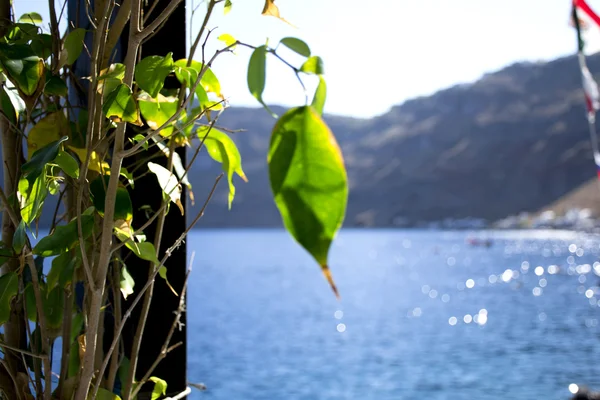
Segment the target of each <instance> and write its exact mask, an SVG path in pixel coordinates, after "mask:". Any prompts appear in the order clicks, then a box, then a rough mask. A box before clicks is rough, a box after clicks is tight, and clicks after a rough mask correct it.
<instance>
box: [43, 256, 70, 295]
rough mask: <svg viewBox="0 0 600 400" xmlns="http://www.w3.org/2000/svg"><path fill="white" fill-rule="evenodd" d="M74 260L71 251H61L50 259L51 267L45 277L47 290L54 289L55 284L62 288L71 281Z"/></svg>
mask: <svg viewBox="0 0 600 400" xmlns="http://www.w3.org/2000/svg"><path fill="white" fill-rule="evenodd" d="M76 260H77V258H76V257H75V256H74V254H73V252H71V251H68V252H65V253H62V254H60V255H59V256H58V257H56V258H54V259H53V260H52V267H51V268H50V272H49V273H48V276H47V278H46V282H47V285H48V290H52V289H54V288H55V287H56V286H57V285H59V287H60V288H62V289H64V288H65V286H66V285H67V284H69V283H71V281H72V278H73V271H74V269H75V262H76Z"/></svg>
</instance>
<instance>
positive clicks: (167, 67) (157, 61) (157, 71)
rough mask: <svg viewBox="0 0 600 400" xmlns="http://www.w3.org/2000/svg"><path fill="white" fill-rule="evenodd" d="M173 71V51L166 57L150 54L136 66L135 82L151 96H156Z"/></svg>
mask: <svg viewBox="0 0 600 400" xmlns="http://www.w3.org/2000/svg"><path fill="white" fill-rule="evenodd" d="M171 72H173V53H169V54H167V55H166V57H162V56H148V57H146V58H144V59H142V60H141V61H140V62H139V63H138V64H137V65H136V66H135V82H136V83H137V85H138V86H139V87H140V88H141V89H142V90H145V91H146V92H148V93H149V94H150V96H151V97H156V96H158V93H160V91H161V89H162V88H163V86H164V84H165V79H166V78H167V76H168V75H169V74H170V73H171Z"/></svg>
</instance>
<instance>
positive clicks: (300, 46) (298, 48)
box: [280, 37, 310, 57]
mask: <svg viewBox="0 0 600 400" xmlns="http://www.w3.org/2000/svg"><path fill="white" fill-rule="evenodd" d="M280 43H281V44H282V45H284V46H285V47H287V48H288V49H290V50H293V51H295V52H296V53H298V54H300V55H301V56H304V57H310V47H308V45H307V44H306V43H305V42H304V41H302V40H300V39H297V38H295V37H285V38H283V39H281V41H280Z"/></svg>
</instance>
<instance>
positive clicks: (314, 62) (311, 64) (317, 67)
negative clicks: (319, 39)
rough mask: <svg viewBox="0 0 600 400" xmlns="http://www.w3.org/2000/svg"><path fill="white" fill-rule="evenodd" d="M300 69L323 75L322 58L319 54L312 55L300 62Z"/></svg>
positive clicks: (308, 72)
mask: <svg viewBox="0 0 600 400" xmlns="http://www.w3.org/2000/svg"><path fill="white" fill-rule="evenodd" d="M300 71H302V72H305V73H307V74H315V75H323V73H324V71H323V60H322V59H321V57H319V56H312V57H311V58H309V59H308V60H306V62H305V63H304V64H302V66H301V67H300Z"/></svg>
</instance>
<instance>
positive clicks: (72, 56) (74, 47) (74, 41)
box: [61, 28, 85, 65]
mask: <svg viewBox="0 0 600 400" xmlns="http://www.w3.org/2000/svg"><path fill="white" fill-rule="evenodd" d="M84 39H85V29H82V28H75V29H73V30H72V31H71V32H69V33H68V35H67V37H66V38H65V43H64V46H63V49H64V51H65V52H66V59H65V62H66V63H67V65H72V64H73V63H74V62H75V61H76V60H77V58H79V55H80V54H81V51H82V50H83V41H84ZM63 57H64V56H63ZM61 58H62V57H61Z"/></svg>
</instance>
